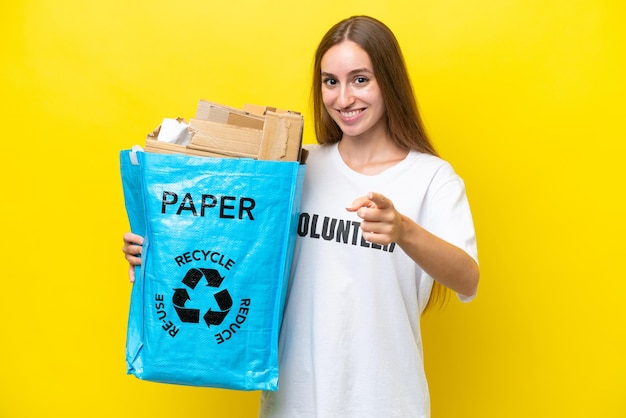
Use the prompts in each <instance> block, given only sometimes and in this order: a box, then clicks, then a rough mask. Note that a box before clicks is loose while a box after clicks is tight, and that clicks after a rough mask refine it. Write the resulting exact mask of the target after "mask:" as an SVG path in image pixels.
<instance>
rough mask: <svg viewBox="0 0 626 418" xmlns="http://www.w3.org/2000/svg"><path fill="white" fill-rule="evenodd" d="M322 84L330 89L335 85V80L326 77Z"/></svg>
mask: <svg viewBox="0 0 626 418" xmlns="http://www.w3.org/2000/svg"><path fill="white" fill-rule="evenodd" d="M322 83H323V84H325V85H326V86H328V87H332V86H335V85H337V80H336V79H334V78H332V77H326V78H324V79H323V80H322Z"/></svg>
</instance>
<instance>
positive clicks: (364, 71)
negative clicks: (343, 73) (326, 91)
mask: <svg viewBox="0 0 626 418" xmlns="http://www.w3.org/2000/svg"><path fill="white" fill-rule="evenodd" d="M357 74H371V75H373V74H374V72H373V71H372V70H370V69H369V68H366V67H363V68H356V69H354V70H352V71H350V72H349V73H348V75H349V76H354V75H357ZM322 76H323V77H336V76H335V74H333V73H328V72H326V71H322Z"/></svg>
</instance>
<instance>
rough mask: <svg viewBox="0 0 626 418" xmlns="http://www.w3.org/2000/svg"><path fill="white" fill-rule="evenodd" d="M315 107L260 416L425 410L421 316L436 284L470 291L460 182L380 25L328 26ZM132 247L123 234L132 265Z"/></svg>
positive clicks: (134, 239) (468, 233)
mask: <svg viewBox="0 0 626 418" xmlns="http://www.w3.org/2000/svg"><path fill="white" fill-rule="evenodd" d="M313 102H314V103H313V104H314V113H315V130H316V134H317V138H318V141H319V143H320V144H321V145H320V146H317V147H313V149H311V150H310V154H309V159H308V161H307V165H308V167H307V174H306V178H305V184H304V188H303V199H302V214H301V217H300V223H299V226H298V241H297V244H296V250H295V255H294V263H293V266H292V277H291V281H290V286H289V290H288V296H287V303H286V307H285V314H284V319H283V325H282V329H281V336H280V344H279V347H280V353H279V356H280V382H279V383H280V388H279V390H278V391H277V392H265V393H263V395H262V405H261V411H260V416H262V417H272V418H276V417H282V418H297V417H307V418H308V417H321V418H328V417H337V418H351V417H354V418H364V417H376V418H379V417H385V418H387V417H399V418H407V417H428V416H429V415H430V405H429V395H428V386H427V382H426V377H425V374H424V366H423V355H422V342H421V333H420V323H419V321H420V315H421V313H422V312H423V311H424V309H425V307H426V306H427V305H428V304H429V303H433V302H435V303H436V302H437V300H436V299H439V300H441V299H443V298H445V294H446V290H445V289H451V290H452V291H454V292H456V293H457V294H458V295H459V297H460V298H461V299H462V300H469V299H471V298H472V297H473V296H474V295H475V293H476V291H477V287H478V280H479V269H478V265H477V262H476V260H477V252H476V241H475V234H474V228H473V223H472V217H471V213H470V209H469V205H468V202H467V198H466V195H465V188H464V185H463V182H462V180H461V179H460V178H459V177H458V176H457V175H456V174H455V173H454V171H453V169H452V168H451V166H450V165H449V164H448V163H446V162H445V161H443V160H441V159H440V158H438V157H437V156H436V155H435V151H434V149H433V147H432V145H431V144H430V142H429V140H428V137H427V136H426V133H425V131H424V128H423V126H422V123H421V119H420V117H419V114H418V111H417V105H416V102H415V98H414V95H413V91H412V88H411V84H410V81H409V77H408V73H407V70H406V67H405V64H404V60H403V58H402V54H401V51H400V48H399V46H398V43H397V41H396V39H395V36H394V35H393V33H392V32H391V31H390V30H389V29H388V28H387V27H386V26H385V25H384V24H382V23H381V22H379V21H377V20H375V19H373V18H370V17H365V16H356V17H351V18H349V19H346V20H344V21H341V22H339V23H338V24H337V25H335V26H334V27H332V28H331V29H330V30H329V32H328V33H327V34H326V35H325V36H324V38H323V39H322V41H321V43H320V45H319V47H318V49H317V52H316V56H315V66H314V74H313ZM140 243H141V239H140V237H138V236H136V235H133V234H126V235H125V245H124V252H125V254H126V257H127V259H128V260H129V262H130V264H131V266H132V265H136V264H138V263H139V262H140V260H139V258H138V257H137V255H138V254H139V253H140V247H139V246H138V245H136V244H140ZM131 270H132V268H131ZM431 295H432V296H431Z"/></svg>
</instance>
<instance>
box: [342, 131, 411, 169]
mask: <svg viewBox="0 0 626 418" xmlns="http://www.w3.org/2000/svg"><path fill="white" fill-rule="evenodd" d="M338 147H339V154H340V155H341V158H342V159H343V161H344V162H345V163H346V165H347V166H348V167H350V168H351V169H352V170H354V171H356V172H358V173H361V174H366V175H375V174H379V173H381V172H383V171H385V170H386V169H388V168H390V167H392V166H394V165H396V164H398V163H399V162H400V161H402V160H404V159H405V158H406V156H407V154H408V151H407V150H405V149H403V148H401V147H400V146H398V145H397V144H396V143H395V142H393V141H392V140H391V139H389V138H388V137H386V136H385V137H378V138H376V139H372V138H369V139H367V138H355V137H344V138H343V139H342V140H341V141H340V142H339V145H338Z"/></svg>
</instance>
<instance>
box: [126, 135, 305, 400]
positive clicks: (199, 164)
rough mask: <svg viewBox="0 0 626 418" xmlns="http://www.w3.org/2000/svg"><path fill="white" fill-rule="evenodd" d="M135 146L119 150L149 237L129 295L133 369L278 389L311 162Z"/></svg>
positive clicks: (137, 225) (152, 376)
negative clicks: (170, 151) (288, 292)
mask: <svg viewBox="0 0 626 418" xmlns="http://www.w3.org/2000/svg"><path fill="white" fill-rule="evenodd" d="M137 148H138V147H137ZM137 148H133V149H132V150H125V151H122V152H121V153H120V169H121V175H122V185H123V191H124V202H125V206H126V211H127V215H128V219H129V222H130V226H131V230H132V231H133V232H135V233H137V234H139V235H142V236H143V237H144V245H143V254H142V265H141V266H140V267H137V270H136V280H135V284H134V285H133V289H132V292H131V300H130V310H129V319H128V332H127V343H126V362H127V368H128V373H129V374H133V375H135V376H136V377H138V378H140V379H144V380H149V381H156V382H163V383H172V384H181V385H192V386H207V387H219V388H226V389H237V390H276V389H277V388H278V335H279V331H280V325H281V320H282V314H283V307H284V302H285V294H286V289H287V282H288V278H289V270H290V266H291V258H292V255H293V248H294V244H295V237H296V227H297V221H298V216H299V210H300V198H301V194H302V182H303V179H304V171H305V165H302V164H300V163H298V162H278V161H257V160H249V159H222V158H210V157H195V156H186V155H165V154H153V153H147V152H143V151H141V149H137Z"/></svg>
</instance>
